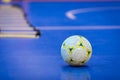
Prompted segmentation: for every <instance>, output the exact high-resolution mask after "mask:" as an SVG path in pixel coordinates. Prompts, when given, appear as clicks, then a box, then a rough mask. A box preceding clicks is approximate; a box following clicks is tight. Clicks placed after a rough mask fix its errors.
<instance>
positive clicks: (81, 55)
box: [61, 35, 92, 66]
mask: <svg viewBox="0 0 120 80" xmlns="http://www.w3.org/2000/svg"><path fill="white" fill-rule="evenodd" d="M91 54H92V46H91V44H90V42H89V41H88V40H87V39H86V38H85V37H83V36H79V35H74V36H70V37H68V38H67V39H66V40H65V41H64V42H63V43H62V46H61V55H62V58H63V59H64V61H65V62H67V63H68V64H69V65H71V66H81V65H84V64H85V63H86V62H87V61H88V60H89V59H90V57H91Z"/></svg>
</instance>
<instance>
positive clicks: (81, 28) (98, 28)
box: [36, 26, 120, 30]
mask: <svg viewBox="0 0 120 80" xmlns="http://www.w3.org/2000/svg"><path fill="white" fill-rule="evenodd" d="M36 28H37V29H39V30H111V29H112V30H113V29H120V26H39V27H36Z"/></svg>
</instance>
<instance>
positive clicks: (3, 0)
mask: <svg viewBox="0 0 120 80" xmlns="http://www.w3.org/2000/svg"><path fill="white" fill-rule="evenodd" d="M11 1H12V0H2V2H4V3H10V2H11Z"/></svg>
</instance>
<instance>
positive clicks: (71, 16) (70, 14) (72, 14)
mask: <svg viewBox="0 0 120 80" xmlns="http://www.w3.org/2000/svg"><path fill="white" fill-rule="evenodd" d="M119 9H120V6H117V7H95V8H82V9H74V10H70V11H68V12H66V13H65V15H66V16H67V17H68V18H69V19H72V20H75V19H76V18H77V17H76V16H75V15H76V14H81V13H88V12H95V11H103V10H119Z"/></svg>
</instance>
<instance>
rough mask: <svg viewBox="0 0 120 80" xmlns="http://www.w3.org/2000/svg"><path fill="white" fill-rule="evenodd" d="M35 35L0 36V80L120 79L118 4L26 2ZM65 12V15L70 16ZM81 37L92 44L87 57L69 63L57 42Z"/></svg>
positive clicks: (119, 17) (119, 13) (119, 5)
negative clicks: (80, 62)
mask: <svg viewBox="0 0 120 80" xmlns="http://www.w3.org/2000/svg"><path fill="white" fill-rule="evenodd" d="M28 5H29V11H26V12H27V15H28V20H29V21H30V23H31V24H33V25H34V26H36V28H38V29H40V31H41V37H40V38H38V39H34V38H33V39H26V38H0V80H119V79H120V69H119V68H120V2H31V3H29V4H28ZM68 14H69V15H70V16H69V15H68ZM71 35H82V36H84V37H86V38H87V39H88V40H89V41H90V42H91V45H92V48H93V54H92V57H91V59H90V61H89V62H88V63H87V64H86V65H85V66H82V67H70V66H68V65H67V64H66V63H65V62H64V61H63V59H62V57H61V52H60V48H61V44H62V42H63V41H64V40H65V39H66V38H67V37H69V36H71Z"/></svg>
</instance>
